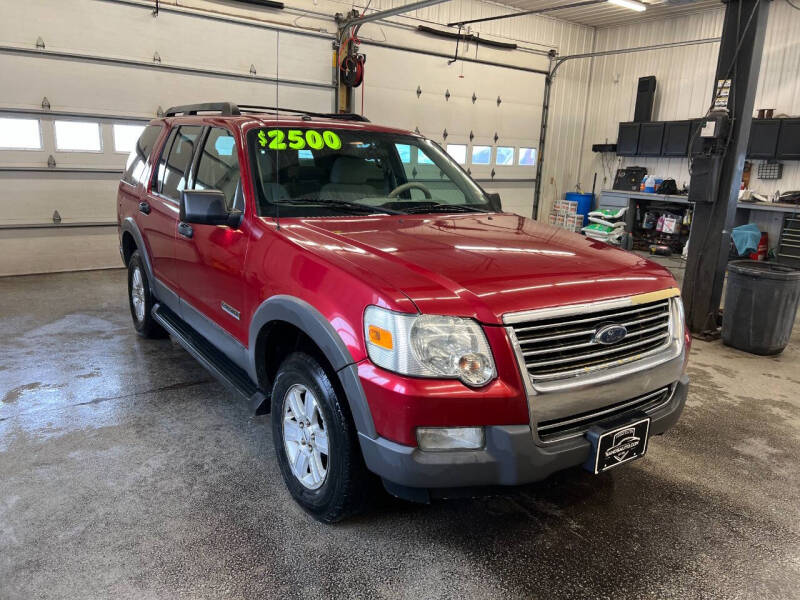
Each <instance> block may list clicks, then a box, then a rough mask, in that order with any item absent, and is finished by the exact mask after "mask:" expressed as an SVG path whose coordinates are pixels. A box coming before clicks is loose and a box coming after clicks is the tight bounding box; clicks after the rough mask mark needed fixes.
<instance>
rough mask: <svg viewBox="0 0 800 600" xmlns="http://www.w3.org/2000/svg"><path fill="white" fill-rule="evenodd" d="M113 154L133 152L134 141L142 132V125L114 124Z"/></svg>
mask: <svg viewBox="0 0 800 600" xmlns="http://www.w3.org/2000/svg"><path fill="white" fill-rule="evenodd" d="M112 131H113V133H114V152H125V153H128V152H133V149H134V147H135V146H136V141H137V140H138V139H139V136H141V135H142V132H143V131H144V125H123V124H122V123H114V126H113V128H112Z"/></svg>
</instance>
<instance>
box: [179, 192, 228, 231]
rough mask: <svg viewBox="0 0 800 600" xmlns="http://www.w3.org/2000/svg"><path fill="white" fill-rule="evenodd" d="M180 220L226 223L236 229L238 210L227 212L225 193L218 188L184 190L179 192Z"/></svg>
mask: <svg viewBox="0 0 800 600" xmlns="http://www.w3.org/2000/svg"><path fill="white" fill-rule="evenodd" d="M180 218H181V221H183V222H184V223H195V224H198V225H227V226H228V227H231V228H233V229H237V228H238V227H239V224H240V223H241V221H242V213H241V212H240V211H232V212H228V209H227V208H225V194H223V193H222V192H220V191H219V190H184V191H183V192H182V193H181V212H180Z"/></svg>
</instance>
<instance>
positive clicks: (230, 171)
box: [194, 127, 243, 211]
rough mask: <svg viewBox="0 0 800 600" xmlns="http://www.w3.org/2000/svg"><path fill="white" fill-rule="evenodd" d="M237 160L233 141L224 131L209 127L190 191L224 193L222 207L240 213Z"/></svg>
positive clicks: (227, 132) (234, 141)
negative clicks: (234, 209) (237, 210)
mask: <svg viewBox="0 0 800 600" xmlns="http://www.w3.org/2000/svg"><path fill="white" fill-rule="evenodd" d="M239 179H240V174H239V157H238V156H237V154H236V140H235V139H234V137H233V135H232V134H231V132H230V131H228V130H227V129H222V128H220V127H212V128H211V130H210V131H209V133H208V137H207V138H206V143H205V145H204V146H203V152H202V153H201V154H200V162H199V163H198V165H197V175H196V177H195V183H194V188H195V189H198V190H219V191H221V192H223V193H224V194H225V206H226V207H227V209H228V210H229V211H230V210H232V209H233V208H238V209H239V210H241V209H242V208H243V206H241V193H240V189H241V186H240V185H239Z"/></svg>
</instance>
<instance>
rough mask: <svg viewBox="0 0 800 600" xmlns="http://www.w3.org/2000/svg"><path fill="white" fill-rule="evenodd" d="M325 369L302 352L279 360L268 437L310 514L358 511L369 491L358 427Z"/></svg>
mask: <svg viewBox="0 0 800 600" xmlns="http://www.w3.org/2000/svg"><path fill="white" fill-rule="evenodd" d="M344 402H345V400H344V398H340V397H339V395H338V394H337V392H336V389H335V388H334V386H333V385H332V383H331V380H330V378H329V377H328V374H327V373H326V371H325V369H323V368H322V366H321V365H320V364H319V363H318V362H317V361H316V360H315V359H314V358H312V357H311V356H309V355H307V354H304V353H302V352H296V353H294V354H291V355H290V356H289V357H288V358H287V359H286V360H285V361H284V362H283V364H281V366H280V369H278V374H277V376H276V377H275V385H274V386H273V388H272V438H273V441H274V443H275V453H276V454H277V457H278V464H279V466H280V469H281V475H283V480H284V482H285V483H286V487H287V488H288V489H289V492H290V493H291V494H292V497H293V498H294V499H295V501H296V502H297V503H298V504H299V505H300V506H302V507H303V509H304V510H305V511H306V512H308V513H309V514H310V515H311V516H313V517H314V518H315V519H317V520H319V521H322V522H323V523H335V522H337V521H340V520H342V519H344V518H346V517H348V516H352V515H354V514H356V513H358V512H361V511H362V510H363V509H364V508H365V506H366V504H367V502H368V496H369V493H368V492H369V487H370V486H369V484H370V480H371V476H370V474H369V472H368V471H367V469H366V467H365V465H364V461H363V458H362V456H361V448H360V446H359V443H358V433H357V432H356V429H355V426H354V424H353V422H352V420H351V419H350V416H349V413H348V410H347V406H346V405H345V404H344Z"/></svg>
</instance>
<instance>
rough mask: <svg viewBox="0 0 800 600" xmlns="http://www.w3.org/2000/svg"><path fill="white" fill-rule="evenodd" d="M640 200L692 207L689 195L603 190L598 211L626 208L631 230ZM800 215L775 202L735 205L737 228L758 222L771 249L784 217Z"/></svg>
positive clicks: (799, 207) (795, 208) (794, 208)
mask: <svg viewBox="0 0 800 600" xmlns="http://www.w3.org/2000/svg"><path fill="white" fill-rule="evenodd" d="M640 200H646V201H648V202H651V203H652V202H654V203H660V204H675V205H681V206H692V205H693V204H694V203H693V202H689V200H688V199H687V197H686V196H684V195H676V194H653V193H649V192H633V191H631V192H627V191H623V190H603V191H602V192H600V198H599V200H598V201H597V206H598V208H616V207H618V208H622V207H627V208H628V210H627V212H626V213H625V223H626V227H627V230H628V231H633V230H634V225H635V220H636V203H637V202H638V201H640ZM787 215H790V216H794V215H800V205H796V204H778V203H773V202H739V203H737V206H736V219H735V221H734V227H738V226H739V225H744V224H746V223H755V224H756V225H758V228H759V229H760V230H761V231H765V232H766V233H767V236H768V238H769V246H770V248H773V247H776V246H777V245H778V243H779V240H780V239H781V234H782V232H783V226H784V217H785V216H787Z"/></svg>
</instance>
